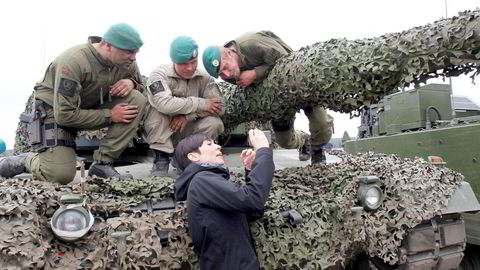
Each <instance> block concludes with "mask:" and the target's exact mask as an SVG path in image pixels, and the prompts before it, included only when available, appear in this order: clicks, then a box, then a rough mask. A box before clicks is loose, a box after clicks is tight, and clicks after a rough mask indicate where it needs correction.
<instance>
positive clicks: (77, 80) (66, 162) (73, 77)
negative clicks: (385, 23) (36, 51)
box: [25, 37, 147, 184]
mask: <svg viewBox="0 0 480 270" xmlns="http://www.w3.org/2000/svg"><path fill="white" fill-rule="evenodd" d="M100 41H101V38H100V37H90V38H89V39H88V43H87V44H83V45H78V46H75V47H72V48H70V49H68V50H67V51H65V52H63V53H62V54H61V55H60V56H58V57H57V58H56V59H55V60H54V61H53V62H52V63H51V64H50V65H49V66H48V68H47V71H46V73H45V76H44V78H43V79H42V80H41V81H39V82H38V83H37V84H36V86H35V88H34V89H35V97H36V99H37V100H41V101H43V106H44V108H45V112H46V117H45V119H44V123H45V126H46V129H47V126H48V124H51V125H50V126H54V127H55V130H56V140H57V142H56V143H54V144H53V145H51V146H49V147H46V148H47V149H42V150H43V151H41V152H40V153H38V154H36V155H31V156H28V157H27V158H26V161H25V167H26V169H27V171H29V172H31V173H32V174H33V175H34V177H36V178H39V179H40V180H44V181H54V182H59V183H62V184H65V183H68V182H70V181H72V180H73V178H74V176H75V172H76V170H75V167H76V158H75V150H74V148H73V147H72V145H70V144H69V143H68V142H69V141H70V140H71V139H72V138H74V137H75V132H76V130H77V129H99V128H103V127H108V132H107V134H106V136H105V138H104V139H103V141H102V143H101V144H100V146H99V148H98V150H96V151H95V153H94V156H93V157H94V160H95V161H101V162H106V163H111V162H113V161H114V160H115V159H117V158H118V157H119V156H120V154H121V153H122V152H123V150H124V149H125V148H126V147H127V146H128V144H129V142H130V141H131V140H132V138H133V136H134V135H135V132H136V129H137V126H138V124H139V122H140V120H141V118H142V115H143V113H144V109H145V106H146V102H147V101H146V98H145V96H144V95H143V94H142V93H141V91H144V86H143V85H142V83H141V76H140V72H139V70H138V67H137V65H136V63H135V62H134V63H133V64H132V65H130V67H129V68H128V69H124V68H120V67H117V66H114V65H111V64H109V63H108V62H106V61H105V60H104V59H103V58H102V56H101V55H100V54H99V53H98V52H97V51H96V49H95V48H94V46H93V43H98V42H100ZM121 79H130V80H131V81H132V82H133V83H134V85H135V86H134V88H135V89H134V90H132V91H131V92H130V94H129V95H127V96H125V97H118V96H110V95H109V90H110V87H111V86H112V85H113V84H115V83H116V82H117V81H119V80H121ZM118 103H128V104H129V105H136V106H138V115H137V117H136V118H135V119H133V121H132V122H130V123H128V124H125V123H113V122H112V119H111V116H112V111H111V109H112V108H113V107H114V106H115V105H116V104H118ZM54 123H56V124H57V126H55V125H53V124H54ZM62 141H63V143H62Z"/></svg>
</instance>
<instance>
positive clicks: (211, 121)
mask: <svg viewBox="0 0 480 270" xmlns="http://www.w3.org/2000/svg"><path fill="white" fill-rule="evenodd" d="M205 120H206V133H207V134H209V135H210V136H212V137H215V138H216V137H217V136H218V135H220V134H221V133H222V132H223V130H224V125H223V121H222V119H220V118H219V117H214V116H208V117H206V119H205Z"/></svg>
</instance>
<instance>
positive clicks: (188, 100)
mask: <svg viewBox="0 0 480 270" xmlns="http://www.w3.org/2000/svg"><path fill="white" fill-rule="evenodd" d="M147 86H148V91H147V96H148V102H149V104H150V107H149V112H148V113H147V115H146V117H145V121H144V129H145V133H146V135H147V136H146V137H147V142H148V143H149V144H150V147H151V148H153V149H156V150H160V151H164V152H167V153H172V152H173V145H175V143H173V142H172V141H171V137H172V135H173V134H174V133H173V132H172V131H171V130H170V128H169V124H170V121H171V119H172V117H174V116H176V115H185V116H186V117H187V120H188V121H189V124H188V125H187V127H186V128H185V130H190V131H191V132H199V131H202V132H206V133H207V134H208V135H210V136H212V138H216V137H217V136H218V135H219V134H220V133H221V132H223V123H222V120H221V119H220V117H221V116H222V115H223V113H224V109H222V110H221V111H220V112H219V113H217V114H212V113H209V112H207V111H206V110H207V98H211V97H214V98H217V99H219V100H222V101H223V97H222V95H221V94H220V90H219V89H218V86H217V84H216V83H215V82H214V81H213V79H212V77H210V76H208V74H206V73H205V72H204V71H200V70H199V69H197V70H196V71H195V73H194V74H193V77H192V78H191V79H189V80H185V79H182V78H181V77H180V76H178V74H177V73H176V72H175V69H174V67H173V64H165V65H160V66H159V67H157V68H156V69H155V70H154V71H152V73H151V74H150V77H149V78H148V81H147ZM202 118H209V119H210V120H208V121H207V120H202V121H198V120H201V119H202ZM213 118H215V119H213ZM209 125H212V126H209ZM185 130H184V132H183V133H185V132H186V131H185ZM177 135H178V134H177ZM188 135H189V134H184V135H180V136H188Z"/></svg>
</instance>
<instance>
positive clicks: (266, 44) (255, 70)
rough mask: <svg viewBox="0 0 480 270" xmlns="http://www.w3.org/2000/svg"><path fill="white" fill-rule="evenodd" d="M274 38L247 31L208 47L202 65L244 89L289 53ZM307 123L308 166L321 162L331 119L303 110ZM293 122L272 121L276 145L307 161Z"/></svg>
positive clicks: (323, 113) (322, 111)
mask: <svg viewBox="0 0 480 270" xmlns="http://www.w3.org/2000/svg"><path fill="white" fill-rule="evenodd" d="M292 51H293V50H292V49H291V48H290V47H289V46H288V45H287V44H285V42H283V41H282V40H281V39H280V38H279V37H278V36H276V35H275V34H274V33H272V32H270V31H261V32H248V33H245V34H243V35H241V36H239V37H238V38H237V39H235V40H232V41H229V42H227V43H226V44H225V45H224V46H223V47H220V46H210V47H208V48H206V49H205V51H204V52H203V65H204V66H205V69H206V70H207V71H208V73H209V74H210V75H212V76H213V77H215V78H218V76H220V77H221V78H222V79H223V80H225V81H227V82H229V83H232V84H236V85H238V86H241V87H247V86H249V85H251V84H259V83H261V82H262V81H263V80H264V79H265V78H266V77H267V75H268V73H269V71H270V70H271V69H272V68H273V66H274V65H275V62H276V61H277V60H278V59H279V58H281V57H283V56H285V55H287V54H289V53H290V52H292ZM303 110H304V112H305V115H307V117H308V120H309V122H310V123H309V127H310V134H311V139H310V143H311V154H312V156H311V158H312V161H311V162H312V164H316V163H325V161H326V158H325V153H324V151H323V149H322V146H323V145H325V144H327V143H328V142H329V141H330V138H331V137H332V133H333V118H332V117H331V116H330V115H328V114H327V113H326V111H325V109H324V108H322V107H320V106H316V107H309V106H308V107H305V108H303ZM294 120H295V119H294V118H293V119H284V120H282V121H272V126H273V130H274V131H275V136H276V141H277V142H278V144H279V145H280V146H281V147H283V148H287V149H293V148H297V149H299V159H300V160H308V159H309V158H310V154H309V151H308V145H309V143H308V142H307V141H308V138H306V137H305V136H304V134H303V133H302V132H300V131H295V130H294V128H293V122H294Z"/></svg>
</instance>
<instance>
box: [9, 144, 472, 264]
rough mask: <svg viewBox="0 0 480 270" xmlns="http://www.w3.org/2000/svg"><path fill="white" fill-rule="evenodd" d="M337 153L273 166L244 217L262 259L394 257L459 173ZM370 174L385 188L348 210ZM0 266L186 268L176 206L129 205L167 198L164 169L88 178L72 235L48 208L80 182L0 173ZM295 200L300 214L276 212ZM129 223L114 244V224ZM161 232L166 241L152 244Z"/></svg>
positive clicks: (180, 211) (189, 257) (440, 204)
mask: <svg viewBox="0 0 480 270" xmlns="http://www.w3.org/2000/svg"><path fill="white" fill-rule="evenodd" d="M337 154H339V155H340V157H341V158H342V159H343V162H340V163H336V164H330V165H327V166H324V165H320V166H307V167H306V168H290V169H285V170H279V171H277V172H276V173H275V179H274V185H273V189H272V191H271V195H270V197H269V200H268V202H267V205H266V213H265V217H264V218H262V219H260V220H259V221H257V222H256V223H254V224H253V225H252V233H253V235H254V238H255V242H256V246H257V253H258V257H259V260H260V262H261V265H262V266H263V268H264V269H319V268H320V267H322V268H326V267H328V266H332V265H338V264H341V263H345V262H347V261H348V260H349V259H350V258H352V256H353V255H354V251H355V250H357V251H358V250H364V251H367V252H368V253H369V254H370V255H372V256H378V257H380V258H382V259H383V260H384V261H385V262H388V263H392V264H393V263H396V262H397V261H398V257H397V254H396V252H395V251H396V249H397V248H398V247H399V246H400V244H401V241H402V239H403V236H404V235H405V233H406V231H407V230H408V228H412V227H414V226H416V225H418V224H420V223H422V222H423V221H426V220H429V219H431V218H432V217H434V216H435V215H438V214H439V213H440V210H441V209H442V208H444V207H445V206H446V204H447V201H448V198H449V196H450V195H451V194H452V193H453V191H454V190H455V186H456V185H457V184H458V183H459V182H460V181H461V180H462V179H463V177H462V176H461V175H460V174H458V173H455V172H452V171H451V170H449V169H446V168H438V167H433V166H431V165H429V164H427V163H426V162H425V161H423V160H420V159H418V160H409V159H401V158H398V157H396V156H387V155H379V154H362V155H355V156H353V155H348V154H345V153H337ZM367 175H376V176H378V177H379V178H380V179H381V183H382V184H381V186H382V189H383V191H384V193H385V194H386V198H385V200H384V202H383V206H382V207H381V208H380V209H379V210H377V211H374V212H364V213H363V214H362V215H361V216H360V217H354V216H353V215H352V212H351V207H352V206H355V205H356V204H357V202H356V200H357V199H356V190H357V188H358V177H359V176H367ZM0 180H1V181H0V257H1V258H2V260H0V269H5V268H9V267H10V268H13V269H15V268H45V269H49V268H62V267H65V268H70V269H73V268H78V269H105V268H107V269H194V268H195V267H196V265H197V257H196V255H195V254H194V252H193V249H192V244H191V238H190V237H189V236H188V233H187V227H186V224H187V222H186V217H185V208H184V207H183V206H182V205H179V206H178V207H177V208H176V209H175V210H173V211H171V212H161V213H149V214H146V213H141V212H138V211H134V210H132V208H131V206H132V205H134V204H136V203H139V202H142V201H143V200H145V199H147V198H152V197H153V198H158V199H162V198H167V197H170V196H171V194H172V191H173V179H171V178H167V177H163V178H162V177H154V178H146V179H137V180H130V181H128V180H124V181H120V180H115V179H111V180H108V179H107V180H104V179H100V178H93V179H89V180H88V181H87V183H85V184H84V190H85V191H86V193H87V194H88V203H89V206H90V207H91V210H92V212H93V213H94V215H95V216H97V217H103V218H107V217H112V216H113V217H112V218H108V219H107V220H106V221H105V222H96V223H95V225H94V226H93V227H92V230H91V232H90V233H89V234H88V235H87V236H86V237H85V238H83V239H81V240H79V241H77V242H74V243H64V242H61V241H59V240H57V239H56V238H54V237H53V235H52V232H51V230H50V227H49V218H50V217H51V216H52V215H53V213H54V211H55V210H56V209H57V208H58V206H59V205H58V203H57V200H58V198H59V196H60V195H62V194H64V193H68V192H72V191H74V192H81V190H82V188H81V185H80V184H77V185H74V186H71V187H68V186H58V185H56V184H51V183H44V182H38V181H33V180H19V179H3V180H2V179H0ZM289 209H295V210H297V211H298V212H300V213H301V214H302V216H303V218H304V222H303V223H301V224H298V225H290V224H288V223H287V222H286V220H285V219H284V218H283V217H281V216H280V212H281V211H283V210H289ZM120 231H129V232H130V234H129V235H128V236H127V238H126V242H125V246H124V247H123V248H121V247H122V244H121V243H119V240H116V239H115V238H113V237H112V233H113V232H120ZM160 231H167V232H168V235H169V237H168V246H166V247H162V246H161V244H160V239H159V238H160V237H159V232H160Z"/></svg>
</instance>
